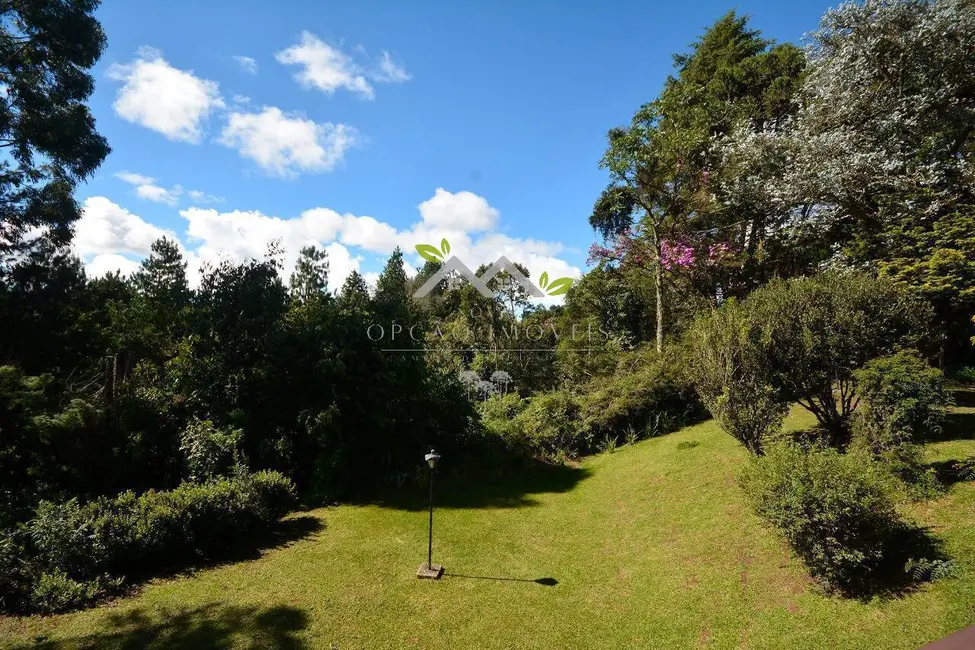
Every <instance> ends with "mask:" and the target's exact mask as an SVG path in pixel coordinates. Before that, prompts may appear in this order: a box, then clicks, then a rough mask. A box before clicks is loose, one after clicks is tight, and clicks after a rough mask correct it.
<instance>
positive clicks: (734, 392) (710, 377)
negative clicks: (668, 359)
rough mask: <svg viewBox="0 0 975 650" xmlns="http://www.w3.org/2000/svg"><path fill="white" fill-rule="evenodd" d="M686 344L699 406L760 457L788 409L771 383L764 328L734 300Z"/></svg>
mask: <svg viewBox="0 0 975 650" xmlns="http://www.w3.org/2000/svg"><path fill="white" fill-rule="evenodd" d="M686 341H687V348H688V350H689V352H690V355H689V359H688V362H689V363H688V369H689V372H690V374H691V375H692V378H693V380H694V385H695V387H696V388H697V392H698V394H699V395H700V396H701V401H703V402H704V405H705V406H706V407H707V409H708V411H710V412H711V415H712V416H713V417H714V419H715V420H716V421H717V423H718V424H719V425H720V426H721V428H722V429H724V430H725V431H727V432H728V433H729V434H731V435H732V436H733V437H734V438H735V439H736V440H738V442H740V443H741V444H742V445H744V446H745V448H746V449H747V450H748V451H750V452H752V453H753V454H756V455H762V454H763V453H764V451H765V447H766V445H767V443H768V439H769V438H770V437H771V436H773V435H775V434H776V433H778V432H779V429H780V428H781V427H782V420H783V419H784V418H785V414H786V412H787V411H788V407H789V405H788V401H786V400H785V399H783V397H782V395H781V394H780V393H779V392H778V391H777V390H776V389H775V386H774V385H773V383H772V373H773V369H772V368H771V367H770V366H769V363H770V360H769V359H768V358H767V357H766V356H765V355H764V354H763V352H764V350H763V349H762V344H761V331H760V328H759V327H757V326H756V323H755V322H754V321H753V320H752V319H751V318H750V317H749V314H748V312H747V310H746V309H744V308H743V307H742V305H740V304H739V303H737V302H736V301H735V300H734V299H732V300H730V301H728V302H727V303H725V304H724V305H722V306H721V309H717V310H714V311H712V312H710V313H706V314H703V315H702V316H701V317H699V318H698V319H697V321H695V322H694V324H693V326H692V327H691V328H690V330H688V332H687V335H686Z"/></svg>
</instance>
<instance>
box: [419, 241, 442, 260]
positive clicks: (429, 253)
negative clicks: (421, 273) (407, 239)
mask: <svg viewBox="0 0 975 650" xmlns="http://www.w3.org/2000/svg"><path fill="white" fill-rule="evenodd" d="M416 252H417V253H419V254H420V257H422V258H423V259H425V260H427V261H430V262H439V261H441V260H442V259H443V258H442V256H441V254H440V251H439V250H437V249H436V248H435V247H434V246H431V245H430V244H417V245H416Z"/></svg>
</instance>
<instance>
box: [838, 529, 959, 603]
mask: <svg viewBox="0 0 975 650" xmlns="http://www.w3.org/2000/svg"><path fill="white" fill-rule="evenodd" d="M888 545H889V546H888V551H887V552H886V553H885V560H884V562H883V564H881V565H880V566H877V567H875V568H874V570H873V571H870V572H869V573H867V574H865V575H863V576H862V579H860V580H857V581H855V582H853V583H852V584H848V585H846V586H845V588H843V589H841V590H840V591H841V593H842V594H843V595H844V596H847V597H849V598H855V599H857V600H862V601H869V600H871V599H873V598H881V599H884V600H889V599H894V598H903V597H904V596H907V595H910V594H911V593H913V592H915V591H917V590H918V589H919V588H920V587H921V586H922V585H924V584H925V583H928V582H931V581H933V580H937V579H938V578H940V577H943V576H944V575H947V574H950V573H951V571H952V570H953V567H954V563H953V562H952V560H951V557H950V556H949V555H947V554H946V553H945V551H944V548H943V543H942V542H941V540H940V539H938V538H937V537H934V536H933V535H931V532H930V529H929V528H926V527H920V526H912V525H907V524H905V525H903V526H902V527H900V529H899V530H897V531H895V533H894V534H893V535H892V536H891V538H890V540H889V541H888Z"/></svg>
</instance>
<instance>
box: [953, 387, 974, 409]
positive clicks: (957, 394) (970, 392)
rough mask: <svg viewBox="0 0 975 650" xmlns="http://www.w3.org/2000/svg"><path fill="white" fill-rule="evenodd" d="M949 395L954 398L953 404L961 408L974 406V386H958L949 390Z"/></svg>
mask: <svg viewBox="0 0 975 650" xmlns="http://www.w3.org/2000/svg"><path fill="white" fill-rule="evenodd" d="M951 395H952V397H953V398H954V400H955V406H960V407H962V408H973V407H975V387H971V386H964V387H961V386H959V387H956V388H953V389H952V390H951Z"/></svg>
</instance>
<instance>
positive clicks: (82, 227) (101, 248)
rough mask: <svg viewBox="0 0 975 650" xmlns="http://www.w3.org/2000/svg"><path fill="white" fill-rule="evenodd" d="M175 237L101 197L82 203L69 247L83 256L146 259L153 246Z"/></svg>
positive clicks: (94, 197)
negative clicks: (119, 256)
mask: <svg viewBox="0 0 975 650" xmlns="http://www.w3.org/2000/svg"><path fill="white" fill-rule="evenodd" d="M165 236H169V237H172V238H174V239H175V238H176V236H175V234H174V233H172V232H170V231H167V230H163V229H162V228H158V227H157V226H154V225H152V224H150V223H147V222H146V221H144V220H143V219H142V218H141V217H139V216H138V215H135V214H132V213H131V212H129V211H128V210H126V209H125V208H123V207H121V206H119V205H117V204H115V203H113V202H112V201H110V200H108V199H107V198H105V197H104V196H91V197H88V198H87V199H85V202H84V205H83V206H82V208H81V218H80V219H79V220H78V221H77V223H75V236H74V240H73V242H72V246H73V247H74V249H75V251H76V252H77V253H78V254H79V255H80V256H82V257H84V256H86V255H101V254H112V253H114V254H120V253H129V254H132V255H148V254H149V250H150V247H151V246H152V242H154V241H156V240H157V239H159V238H160V237H165Z"/></svg>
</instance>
